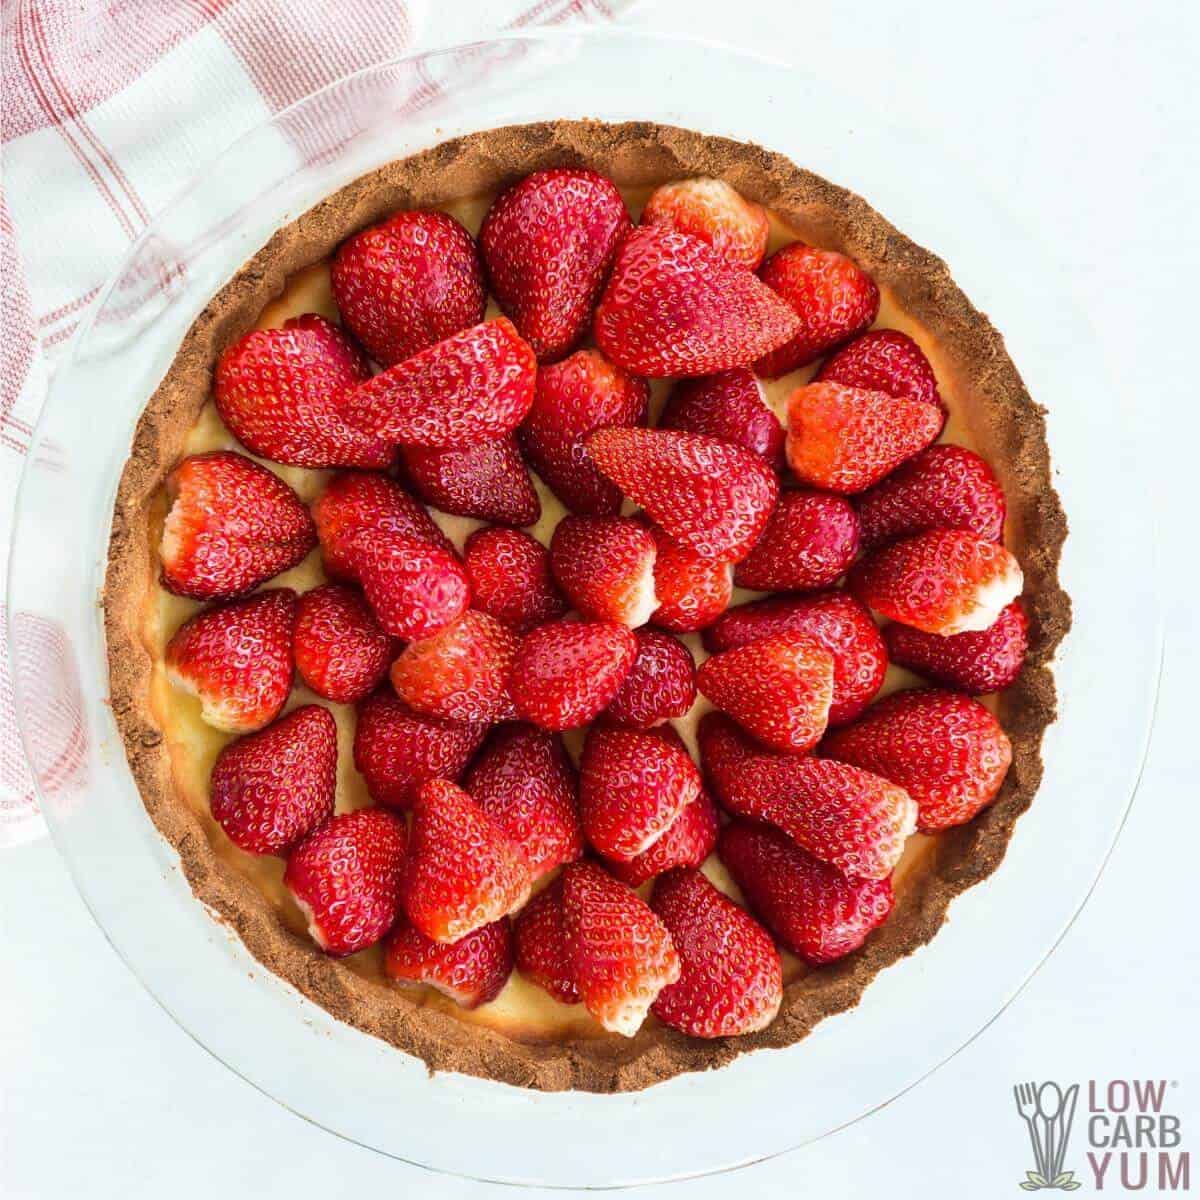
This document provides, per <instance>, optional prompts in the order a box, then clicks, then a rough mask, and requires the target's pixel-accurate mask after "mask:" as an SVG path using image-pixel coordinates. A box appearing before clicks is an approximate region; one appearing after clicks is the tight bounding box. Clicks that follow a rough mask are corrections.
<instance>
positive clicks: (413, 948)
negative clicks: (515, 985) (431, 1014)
mask: <svg viewBox="0 0 1200 1200" xmlns="http://www.w3.org/2000/svg"><path fill="white" fill-rule="evenodd" d="M512 968H513V949H512V927H511V925H510V923H509V920H508V918H507V917H503V918H501V919H500V920H499V921H493V922H492V923H491V924H490V925H484V926H482V927H481V928H479V929H476V930H473V931H472V932H471V933H468V934H467V935H466V937H461V938H459V939H458V941H457V942H435V941H434V940H433V939H432V938H427V937H426V936H425V935H424V934H423V933H422V932H421V931H420V930H419V929H418V928H417V927H416V926H415V925H412V924H410V923H409V922H407V921H401V922H400V923H399V924H398V925H396V927H395V928H394V929H393V930H392V932H391V934H390V935H389V936H388V940H387V945H386V946H385V947H384V951H383V970H384V973H385V974H386V975H387V977H388V978H389V979H391V980H392V981H393V982H395V983H399V984H420V983H423V984H427V985H428V986H429V987H432V988H436V989H437V990H438V991H439V992H441V993H442V994H443V995H446V996H449V997H450V999H451V1000H453V1001H454V1003H455V1004H457V1005H458V1006H459V1007H460V1008H478V1007H479V1006H480V1005H481V1004H487V1003H488V1002H489V1001H491V1000H495V998H496V997H497V996H498V995H500V993H501V992H502V991H503V990H504V985H505V984H506V983H507V982H508V977H509V976H510V975H511V974H512Z"/></svg>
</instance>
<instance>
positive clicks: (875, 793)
mask: <svg viewBox="0 0 1200 1200" xmlns="http://www.w3.org/2000/svg"><path fill="white" fill-rule="evenodd" d="M725 804H726V807H727V808H728V809H729V810H730V811H731V812H732V813H734V814H735V815H736V816H739V817H751V818H752V819H754V820H756V821H766V822H767V823H768V824H771V825H774V826H775V827H776V828H778V829H782V830H783V832H784V833H786V834H787V835H788V837H790V838H791V839H792V841H794V842H795V843H796V845H798V846H799V847H801V849H803V850H807V851H808V852H809V854H812V855H814V856H815V857H816V858H819V859H820V860H821V861H822V862H827V863H829V864H830V865H831V866H834V867H837V869H838V870H839V871H841V872H842V873H843V874H844V875H854V876H861V877H862V878H864V879H883V878H885V877H886V876H888V875H890V874H891V873H892V868H893V867H895V865H896V863H897V862H899V861H900V855H901V854H903V853H904V843H905V841H906V840H907V839H908V835H909V834H910V833H912V831H913V829H914V828H915V827H916V823H917V805H916V802H915V800H914V799H913V798H912V797H911V796H910V795H909V794H908V792H906V791H905V790H904V789H903V788H902V787H898V786H896V785H895V784H894V783H890V782H889V781H888V780H887V779H885V778H883V777H882V776H880V775H876V774H873V773H872V772H870V771H868V770H861V769H859V768H858V767H854V766H851V765H849V764H848V763H844V762H834V760H833V759H831V758H813V757H811V756H808V755H806V756H804V757H800V756H798V755H755V756H754V757H752V758H748V759H746V760H745V761H743V762H742V763H741V766H740V771H739V774H738V776H737V778H736V780H735V782H734V785H733V786H732V787H731V788H729V789H727V792H726V797H725Z"/></svg>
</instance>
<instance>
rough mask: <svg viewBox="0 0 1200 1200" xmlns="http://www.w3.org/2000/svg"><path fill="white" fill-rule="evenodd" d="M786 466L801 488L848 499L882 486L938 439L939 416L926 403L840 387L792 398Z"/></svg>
mask: <svg viewBox="0 0 1200 1200" xmlns="http://www.w3.org/2000/svg"><path fill="white" fill-rule="evenodd" d="M787 416H788V433H787V460H788V465H789V466H790V467H791V468H792V470H793V471H794V472H795V473H796V477H797V478H798V479H799V480H800V481H801V482H802V483H808V484H811V485H812V486H813V487H819V488H825V489H826V490H827V491H830V492H841V493H844V494H847V495H849V494H850V493H852V492H861V491H862V490H863V489H864V488H869V487H870V486H871V484H873V483H878V482H879V480H881V479H882V478H883V477H884V476H885V475H887V474H888V472H890V471H892V470H894V469H895V468H896V467H897V466H899V465H900V463H902V462H903V461H904V460H905V459H906V458H911V457H912V456H913V455H914V454H916V453H917V451H918V450H923V449H924V448H925V447H926V446H928V445H929V443H930V442H932V441H933V439H934V438H935V437H937V435H938V432H939V430H940V429H941V425H942V417H941V413H940V411H939V410H938V409H936V408H934V407H933V405H932V404H926V403H925V402H924V401H923V400H909V399H906V398H903V397H897V396H889V395H888V394H887V393H886V392H869V391H867V390H866V389H864V388H852V387H846V386H845V385H844V384H840V383H810V384H808V385H807V386H806V387H802V388H797V389H796V390H795V391H794V392H793V393H792V394H791V396H790V397H789V398H788V407H787Z"/></svg>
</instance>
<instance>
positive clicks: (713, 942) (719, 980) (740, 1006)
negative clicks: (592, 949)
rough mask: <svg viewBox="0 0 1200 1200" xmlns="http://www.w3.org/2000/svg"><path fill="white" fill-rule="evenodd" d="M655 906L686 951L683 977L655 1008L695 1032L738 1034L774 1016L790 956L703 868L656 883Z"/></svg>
mask: <svg viewBox="0 0 1200 1200" xmlns="http://www.w3.org/2000/svg"><path fill="white" fill-rule="evenodd" d="M650 907H651V908H652V909H653V910H654V911H655V912H656V913H657V914H658V916H659V918H660V919H661V921H662V923H663V924H664V925H665V926H666V927H667V931H668V932H669V933H670V935H671V941H672V942H673V943H674V946H675V949H676V950H677V951H678V952H679V961H680V967H681V969H680V973H679V979H678V981H677V982H675V983H672V984H670V985H668V986H667V987H665V988H663V990H662V991H661V992H660V993H659V995H658V999H657V1000H655V1002H654V1015H655V1016H656V1017H657V1018H658V1019H659V1020H660V1021H662V1022H663V1024H664V1025H669V1026H670V1027H671V1028H672V1029H678V1030H679V1032H680V1033H686V1034H687V1035H688V1037H700V1038H718V1037H738V1036H740V1035H742V1034H746V1033H757V1032H758V1031H759V1030H760V1029H765V1028H766V1027H767V1026H768V1025H770V1023H771V1022H772V1021H773V1020H775V1016H776V1014H777V1013H778V1012H779V1006H780V1004H782V1003H783V963H782V962H781V961H780V958H779V951H778V950H776V949H775V943H774V942H773V941H771V937H770V935H769V934H768V933H767V931H766V930H765V929H764V928H763V927H762V926H761V925H760V924H759V923H758V922H757V921H756V920H755V919H754V918H753V917H752V916H751V915H750V914H749V913H748V912H746V910H745V909H744V908H739V907H738V905H736V904H734V902H733V901H732V900H730V899H729V897H728V896H723V895H722V894H721V893H720V892H719V891H717V889H716V888H715V887H713V885H712V884H711V883H709V881H708V880H707V879H706V878H705V877H704V876H703V875H702V874H701V873H700V872H699V871H696V870H688V869H680V870H675V871H672V872H671V873H670V874H669V875H664V876H663V877H662V878H661V879H660V880H658V882H657V883H655V885H654V894H653V896H652V897H651V899H650Z"/></svg>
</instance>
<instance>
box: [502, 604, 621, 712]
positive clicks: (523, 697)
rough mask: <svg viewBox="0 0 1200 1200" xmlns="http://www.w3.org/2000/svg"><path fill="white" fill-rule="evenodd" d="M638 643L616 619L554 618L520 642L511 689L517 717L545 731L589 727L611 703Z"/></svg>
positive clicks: (512, 672)
mask: <svg viewBox="0 0 1200 1200" xmlns="http://www.w3.org/2000/svg"><path fill="white" fill-rule="evenodd" d="M636 657H637V641H636V640H635V638H634V636H633V633H632V631H631V630H629V629H628V628H626V626H624V625H617V624H616V623H615V622H612V621H550V622H548V623H547V624H545V625H540V626H539V627H538V628H537V629H535V630H533V631H532V632H531V633H527V634H526V635H525V637H524V638H523V639H522V640H521V644H520V647H519V648H518V649H517V651H516V654H515V656H514V658H513V660H512V670H511V672H510V673H509V690H510V692H511V693H512V698H513V702H514V703H515V705H516V709H517V713H518V715H519V716H520V717H521V718H522V719H523V720H526V721H532V722H533V724H535V725H540V726H541V727H542V728H543V729H550V730H559V729H575V728H577V727H578V726H580V725H586V724H587V723H588V722H589V721H590V720H592V718H593V717H595V716H597V715H598V714H599V713H600V712H601V711H602V710H603V709H605V708H607V707H608V705H609V704H611V703H612V699H613V697H614V696H615V695H616V694H617V689H618V688H620V686H621V683H622V681H623V680H624V678H625V676H626V675H628V674H629V668H630V667H632V666H633V660H634V658H636Z"/></svg>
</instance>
